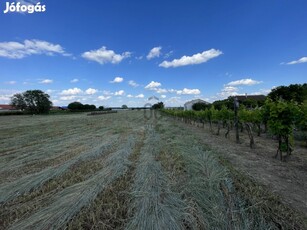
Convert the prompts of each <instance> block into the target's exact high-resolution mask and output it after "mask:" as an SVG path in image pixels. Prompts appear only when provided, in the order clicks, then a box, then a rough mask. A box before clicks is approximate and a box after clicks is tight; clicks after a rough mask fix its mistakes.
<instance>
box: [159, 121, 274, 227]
mask: <svg viewBox="0 0 307 230" xmlns="http://www.w3.org/2000/svg"><path fill="white" fill-rule="evenodd" d="M165 125H166V124H165ZM168 128H169V129H165V130H163V132H162V134H161V135H162V136H163V137H165V138H163V139H164V140H166V142H165V143H164V144H165V146H163V147H164V149H165V152H166V153H168V154H171V158H172V159H177V162H175V164H177V165H180V167H181V170H180V172H179V173H180V175H178V177H177V182H176V184H177V186H175V187H176V188H177V189H176V190H178V191H181V192H182V193H183V194H184V196H185V197H186V198H187V199H188V200H190V202H189V204H190V206H191V207H192V209H190V213H191V215H193V216H194V217H195V219H196V220H197V228H200V229H274V228H275V225H274V224H273V223H270V222H268V221H266V220H265V219H264V217H263V216H261V215H260V213H259V210H257V208H256V207H248V206H247V205H246V203H245V202H244V200H242V199H241V198H240V197H239V196H238V195H237V194H236V191H235V189H234V186H233V183H232V181H231V179H230V175H229V173H228V171H227V170H226V169H225V168H224V166H222V165H221V164H220V163H219V162H218V160H217V159H216V157H215V156H214V154H213V153H212V152H211V151H206V150H203V147H202V146H200V145H199V144H198V143H197V140H195V137H194V136H189V135H188V133H186V132H184V131H183V130H180V129H178V128H176V127H171V126H169V127H168ZM164 135H165V136H164ZM167 137H171V138H167ZM178 178H180V180H178ZM174 181H176V177H174Z"/></svg>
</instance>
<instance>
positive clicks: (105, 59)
mask: <svg viewBox="0 0 307 230" xmlns="http://www.w3.org/2000/svg"><path fill="white" fill-rule="evenodd" d="M130 56H131V52H124V53H122V54H116V53H115V52H114V51H113V50H107V47H105V46H103V47H101V48H100V49H98V50H91V51H87V52H84V53H83V54H82V57H83V58H85V59H87V60H90V61H95V62H98V63H99V64H101V65H103V64H106V63H112V64H118V63H120V62H121V61H122V60H123V59H125V58H129V57H130Z"/></svg>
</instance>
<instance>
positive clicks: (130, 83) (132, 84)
mask: <svg viewBox="0 0 307 230" xmlns="http://www.w3.org/2000/svg"><path fill="white" fill-rule="evenodd" d="M128 84H129V85H130V86H132V87H138V86H139V84H138V83H136V82H135V81H133V80H130V81H129V82H128Z"/></svg>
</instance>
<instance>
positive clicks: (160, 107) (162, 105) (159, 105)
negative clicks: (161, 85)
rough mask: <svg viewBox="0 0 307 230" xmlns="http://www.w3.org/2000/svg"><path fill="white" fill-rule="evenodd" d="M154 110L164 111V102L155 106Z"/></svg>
mask: <svg viewBox="0 0 307 230" xmlns="http://www.w3.org/2000/svg"><path fill="white" fill-rule="evenodd" d="M152 108H153V109H163V108H164V104H163V102H158V103H156V104H154V105H153V106H152Z"/></svg>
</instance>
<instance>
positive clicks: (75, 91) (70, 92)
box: [60, 88, 83, 95]
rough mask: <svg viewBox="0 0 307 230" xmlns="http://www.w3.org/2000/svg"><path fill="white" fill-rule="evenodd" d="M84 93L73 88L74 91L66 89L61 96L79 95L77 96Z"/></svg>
mask: <svg viewBox="0 0 307 230" xmlns="http://www.w3.org/2000/svg"><path fill="white" fill-rule="evenodd" d="M81 93H83V91H82V90H81V89H79V88H73V89H66V90H63V91H62V92H61V93H60V95H77V94H81Z"/></svg>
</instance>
